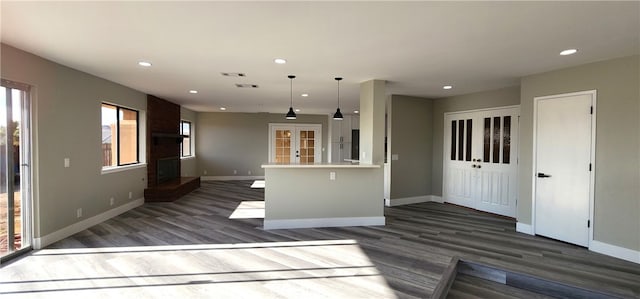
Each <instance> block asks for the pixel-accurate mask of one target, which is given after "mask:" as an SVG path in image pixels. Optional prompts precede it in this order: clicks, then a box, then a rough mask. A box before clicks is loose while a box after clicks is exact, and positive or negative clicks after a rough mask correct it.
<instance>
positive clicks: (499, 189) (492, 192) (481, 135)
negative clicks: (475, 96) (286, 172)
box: [443, 106, 519, 217]
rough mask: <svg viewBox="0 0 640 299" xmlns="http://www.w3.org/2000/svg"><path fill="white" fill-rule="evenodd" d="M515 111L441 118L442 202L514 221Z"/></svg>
mask: <svg viewBox="0 0 640 299" xmlns="http://www.w3.org/2000/svg"><path fill="white" fill-rule="evenodd" d="M518 115H519V107H517V106H516V107H502V108H495V109H485V110H474V111H464V112H455V113H446V114H445V117H444V128H445V130H444V157H443V158H444V163H443V199H444V201H445V202H450V203H453V204H458V205H463V206H467V207H470V208H474V209H478V210H482V211H486V212H491V213H495V214H500V215H504V216H509V217H515V214H516V200H517V192H518V190H517V181H518V180H517V175H518V172H517V153H518V149H517V146H518Z"/></svg>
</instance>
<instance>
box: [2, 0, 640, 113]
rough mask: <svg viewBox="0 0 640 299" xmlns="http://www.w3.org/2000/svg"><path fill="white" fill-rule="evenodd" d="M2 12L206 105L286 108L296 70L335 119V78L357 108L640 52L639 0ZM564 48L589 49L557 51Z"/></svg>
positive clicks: (185, 101)
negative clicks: (378, 87)
mask: <svg viewBox="0 0 640 299" xmlns="http://www.w3.org/2000/svg"><path fill="white" fill-rule="evenodd" d="M0 5H1V10H2V23H1V25H2V36H1V37H2V42H3V43H6V44H9V45H11V46H14V47H17V48H20V49H23V50H25V51H28V52H31V53H34V54H36V55H39V56H42V57H45V58H47V59H50V60H53V61H56V62H58V63H61V64H64V65H67V66H70V67H72V68H75V69H78V70H82V71H85V72H87V73H90V74H94V75H96V76H99V77H102V78H106V79H108V80H111V81H114V82H117V83H120V84H123V85H126V86H129V87H132V88H134V89H137V90H140V91H142V92H145V93H149V94H153V95H156V96H159V97H162V98H165V99H168V100H171V101H173V102H175V103H178V104H181V105H184V106H185V107H188V108H191V109H194V110H197V111H219V110H218V109H219V107H227V108H228V110H227V111H234V112H240V111H241V112H276V113H285V112H286V110H287V108H288V107H289V79H287V75H289V74H295V75H297V76H298V78H296V79H295V80H294V82H293V89H294V92H293V94H294V99H293V101H294V107H296V108H300V109H301V113H323V114H326V113H331V112H332V111H335V107H336V105H337V95H336V82H335V81H334V80H333V78H334V77H335V76H342V77H344V78H345V79H344V80H343V81H342V82H341V84H340V85H341V88H340V94H341V103H340V105H341V108H342V110H343V111H344V112H351V111H353V110H354V109H357V108H358V99H359V96H358V93H359V83H360V82H363V81H366V80H370V79H382V80H387V81H388V84H387V93H388V94H403V95H411V96H418V97H427V98H439V97H445V96H449V95H459V94H465V93H471V92H477V91H482V90H489V89H495V88H500V87H506V86H512V85H517V84H518V83H519V78H521V77H523V76H526V75H530V74H536V73H541V72H545V71H550V70H554V69H559V68H565V67H569V66H575V65H580V64H584V63H588V62H593V61H598V60H604V59H608V58H614V57H621V56H627V55H633V54H637V53H640V2H638V1H631V2H615V3H614V2H479V1H475V2H401V3H400V2H266V1H261V2H10V1H9V2H8V1H2V2H1V4H0ZM567 48H578V49H579V52H578V53H577V54H575V55H572V56H560V55H558V53H559V52H560V51H561V50H564V49H567ZM278 57H281V58H285V59H287V60H288V63H287V64H285V65H277V64H275V63H273V59H274V58H278ZM140 60H148V61H151V62H152V63H153V66H152V67H150V68H143V67H140V66H138V65H137V62H138V61H140ZM221 72H242V73H246V74H247V76H246V77H245V78H232V77H223V76H222V75H221V74H220V73H221ZM235 83H250V84H257V85H259V86H260V87H259V88H257V89H239V88H236V87H235V85H234V84H235ZM447 84H451V85H453V86H454V88H453V89H452V90H448V91H447V90H443V89H442V86H443V85H447ZM190 89H196V90H198V91H199V93H198V94H195V95H194V94H189V93H188V90H190ZM301 93H309V94H310V96H309V97H307V98H302V97H300V94H301Z"/></svg>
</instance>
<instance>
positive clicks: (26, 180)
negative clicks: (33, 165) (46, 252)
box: [0, 80, 31, 261]
mask: <svg viewBox="0 0 640 299" xmlns="http://www.w3.org/2000/svg"><path fill="white" fill-rule="evenodd" d="M28 96H29V87H28V86H27V85H23V84H20V83H15V82H11V81H7V80H2V86H1V87H0V260H1V261H3V260H6V259H8V258H10V257H11V256H13V255H15V254H16V253H18V252H20V251H23V250H27V249H29V248H30V247H31V213H30V211H31V205H30V204H31V202H30V198H31V197H30V169H29V163H30V161H29V157H30V144H29V140H30V138H29V133H30V130H29V129H30V128H29V126H30V125H29V117H28V116H29V113H28V111H29V101H28V99H29V97H28Z"/></svg>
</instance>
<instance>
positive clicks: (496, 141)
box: [492, 117, 500, 163]
mask: <svg viewBox="0 0 640 299" xmlns="http://www.w3.org/2000/svg"><path fill="white" fill-rule="evenodd" d="M492 162H493V163H500V117H494V118H493V161H492Z"/></svg>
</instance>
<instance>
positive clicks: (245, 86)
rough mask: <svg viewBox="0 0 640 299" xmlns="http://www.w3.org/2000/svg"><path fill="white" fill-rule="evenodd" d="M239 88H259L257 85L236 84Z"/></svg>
mask: <svg viewBox="0 0 640 299" xmlns="http://www.w3.org/2000/svg"><path fill="white" fill-rule="evenodd" d="M236 87H237V88H258V85H257V84H240V83H236Z"/></svg>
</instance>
